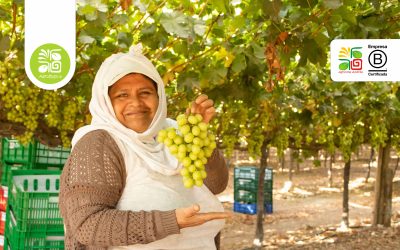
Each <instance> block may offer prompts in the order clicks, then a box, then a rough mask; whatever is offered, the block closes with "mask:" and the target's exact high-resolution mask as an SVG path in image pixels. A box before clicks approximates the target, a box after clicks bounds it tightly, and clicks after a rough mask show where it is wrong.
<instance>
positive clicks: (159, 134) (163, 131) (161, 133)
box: [158, 129, 167, 138]
mask: <svg viewBox="0 0 400 250" xmlns="http://www.w3.org/2000/svg"><path fill="white" fill-rule="evenodd" d="M158 137H162V138H165V137H167V131H166V130H165V129H162V130H160V131H159V132H158Z"/></svg>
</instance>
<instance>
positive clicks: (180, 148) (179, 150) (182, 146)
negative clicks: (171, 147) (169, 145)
mask: <svg viewBox="0 0 400 250" xmlns="http://www.w3.org/2000/svg"><path fill="white" fill-rule="evenodd" d="M178 152H183V153H185V154H186V146H185V144H180V145H179V147H178Z"/></svg>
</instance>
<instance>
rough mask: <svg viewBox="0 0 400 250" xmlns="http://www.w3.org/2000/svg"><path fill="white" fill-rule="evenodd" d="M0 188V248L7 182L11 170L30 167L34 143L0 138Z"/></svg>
mask: <svg viewBox="0 0 400 250" xmlns="http://www.w3.org/2000/svg"><path fill="white" fill-rule="evenodd" d="M1 149H2V150H1V152H2V154H1V161H0V164H1V172H2V174H1V190H0V218H1V219H0V245H1V246H0V249H2V248H3V245H4V233H5V225H6V210H7V201H8V184H9V180H10V178H11V177H10V176H11V171H12V170H16V169H29V168H31V167H32V158H33V154H34V153H33V152H34V144H33V143H29V144H28V145H27V146H23V145H21V144H20V143H19V142H18V141H17V140H14V139H9V138H2V140H1Z"/></svg>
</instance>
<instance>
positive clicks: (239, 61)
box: [232, 54, 247, 73]
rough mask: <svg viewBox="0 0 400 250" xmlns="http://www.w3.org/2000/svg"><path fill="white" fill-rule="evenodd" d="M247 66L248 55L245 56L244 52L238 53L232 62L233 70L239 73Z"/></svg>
mask: <svg viewBox="0 0 400 250" xmlns="http://www.w3.org/2000/svg"><path fill="white" fill-rule="evenodd" d="M246 66H247V65H246V57H245V56H244V54H238V55H236V57H235V59H234V60H233V62H232V70H233V71H234V72H235V73H239V72H240V71H242V70H244V69H245V68H246Z"/></svg>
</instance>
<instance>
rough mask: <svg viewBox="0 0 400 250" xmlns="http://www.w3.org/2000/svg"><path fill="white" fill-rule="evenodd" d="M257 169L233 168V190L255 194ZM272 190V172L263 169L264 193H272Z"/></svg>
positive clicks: (251, 167) (250, 167) (270, 169)
mask: <svg viewBox="0 0 400 250" xmlns="http://www.w3.org/2000/svg"><path fill="white" fill-rule="evenodd" d="M258 176H259V168H258V167H255V166H236V167H235V168H234V182H233V183H234V189H235V190H247V191H253V192H257V190H258ZM272 189H273V170H272V168H266V169H265V176H264V191H265V192H268V191H271V192H272Z"/></svg>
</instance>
